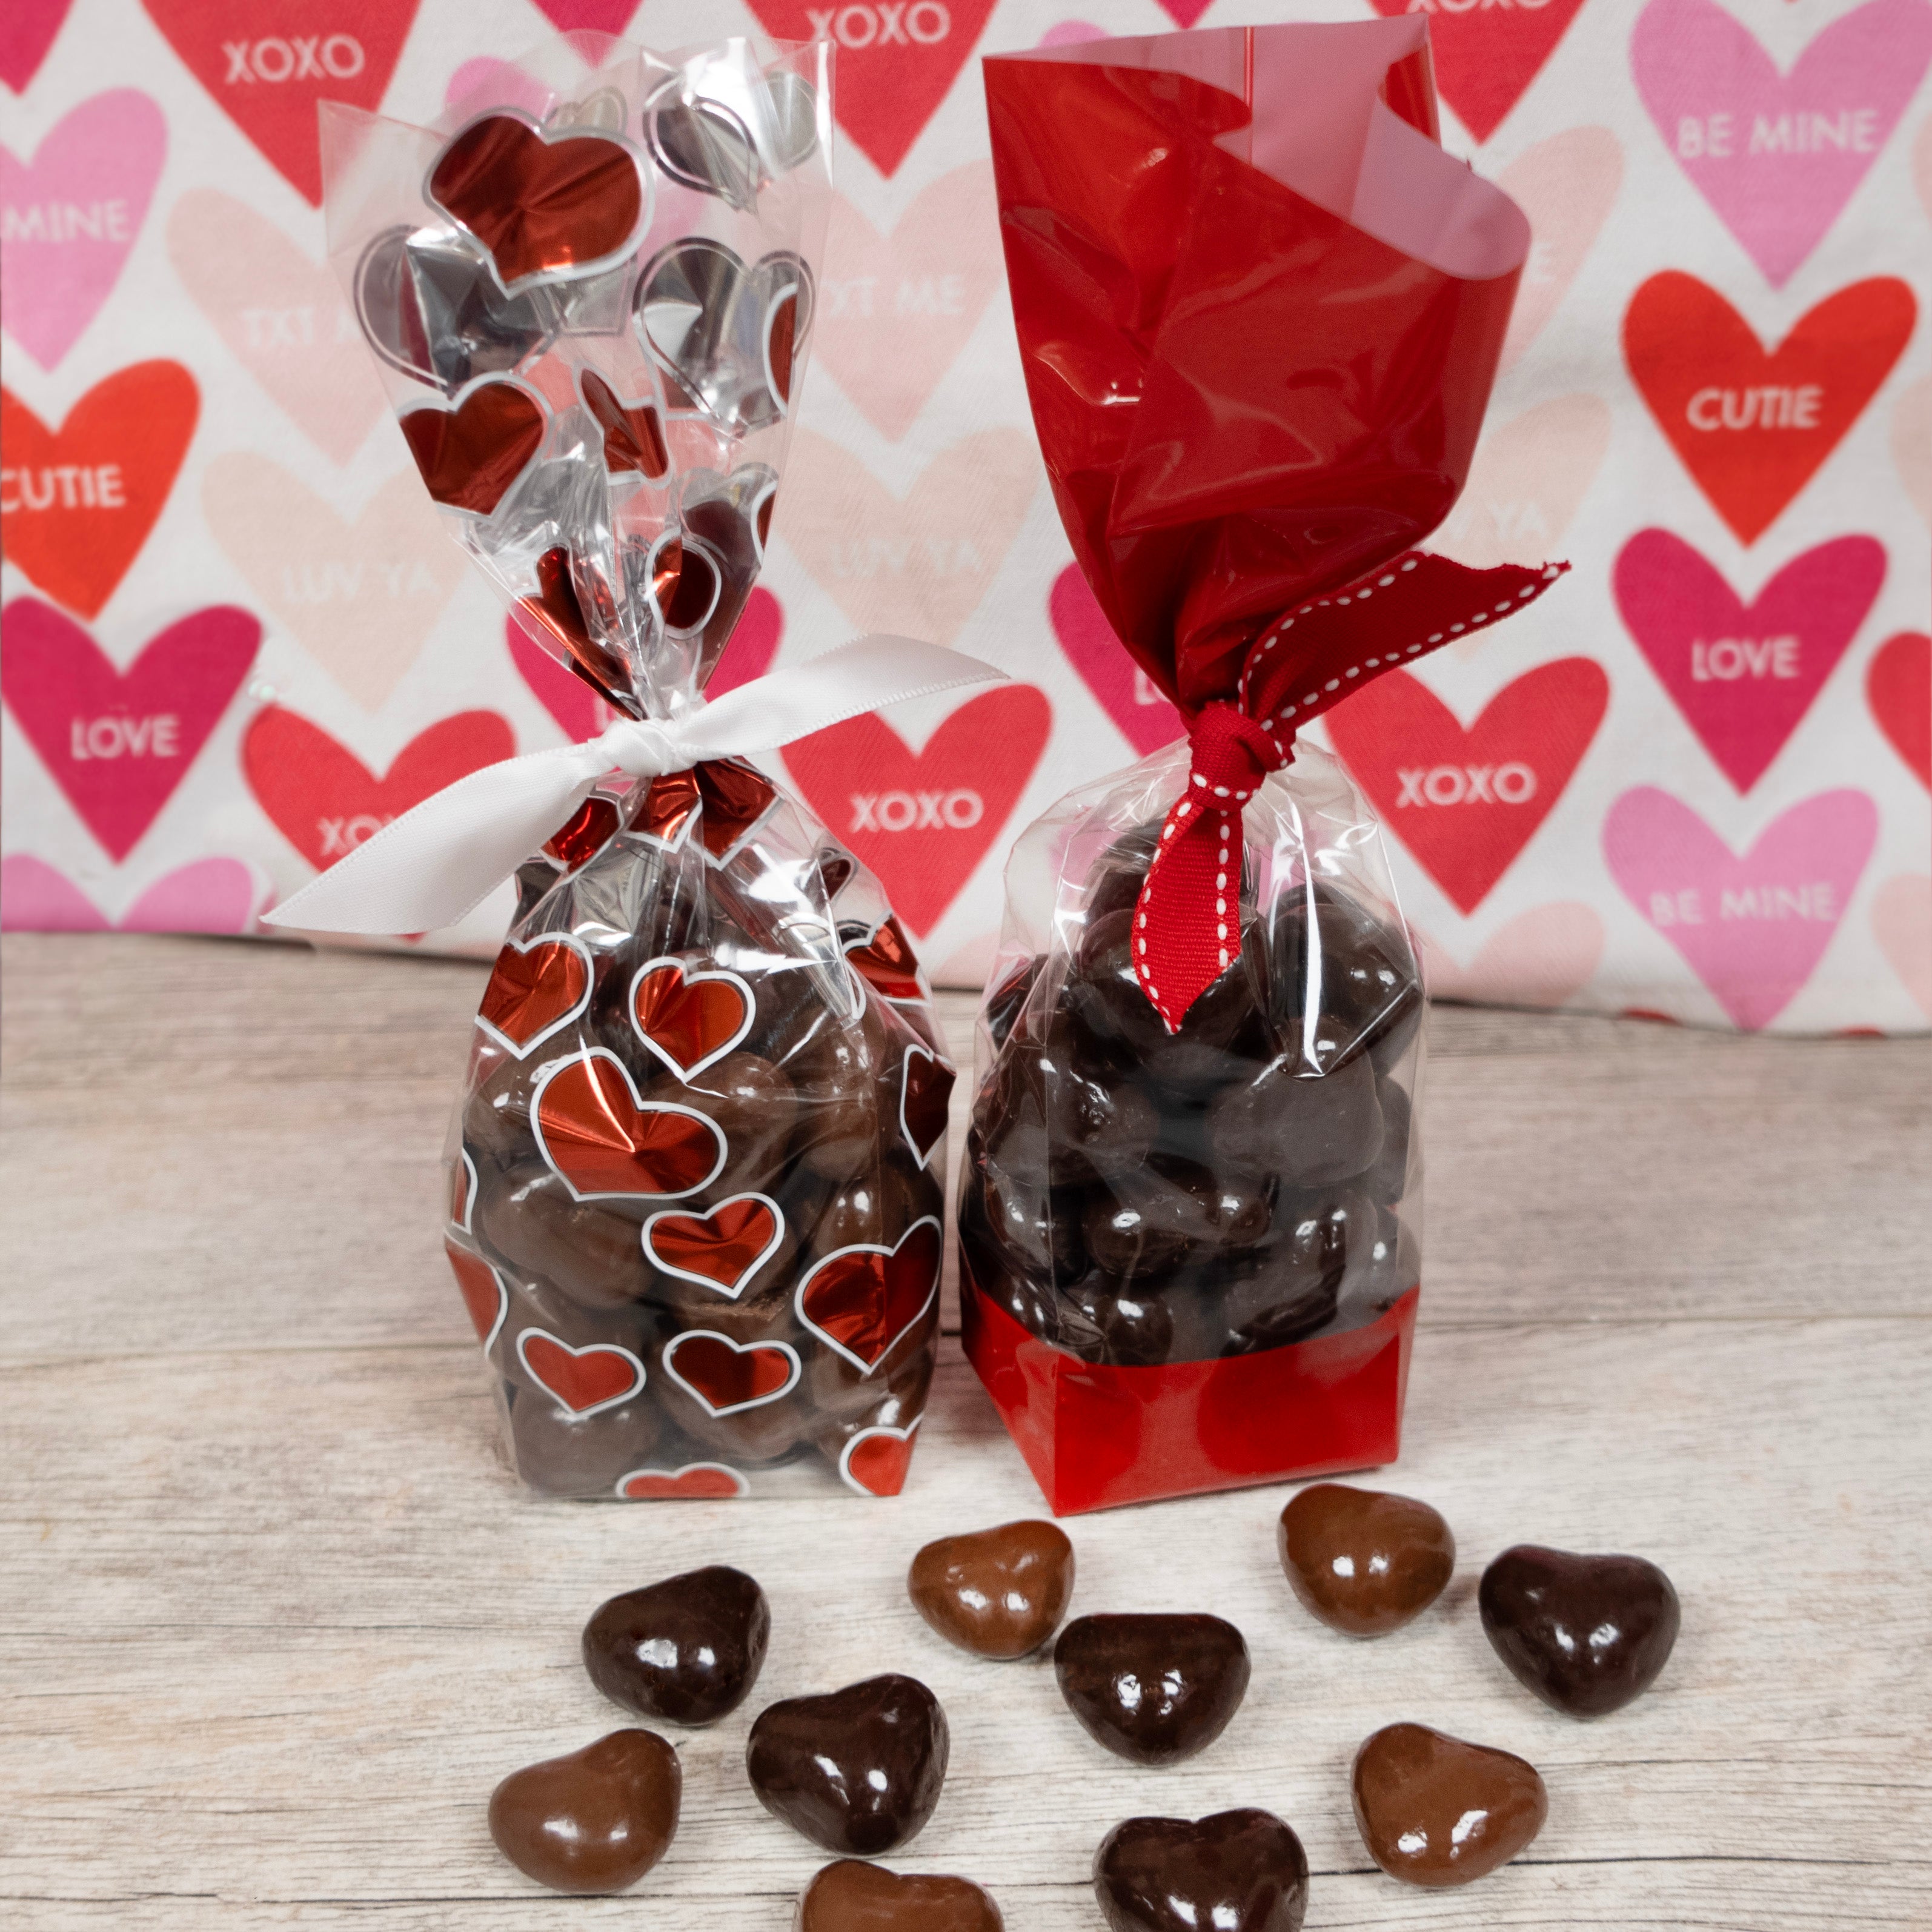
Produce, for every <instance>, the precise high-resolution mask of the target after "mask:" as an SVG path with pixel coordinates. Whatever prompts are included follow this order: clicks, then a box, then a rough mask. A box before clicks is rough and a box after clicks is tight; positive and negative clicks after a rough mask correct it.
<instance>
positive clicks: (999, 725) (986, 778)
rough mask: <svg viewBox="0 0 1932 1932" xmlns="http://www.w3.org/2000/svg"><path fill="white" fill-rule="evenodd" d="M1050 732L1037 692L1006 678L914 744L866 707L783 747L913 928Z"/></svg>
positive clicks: (802, 784)
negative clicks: (862, 712) (916, 747)
mask: <svg viewBox="0 0 1932 1932" xmlns="http://www.w3.org/2000/svg"><path fill="white" fill-rule="evenodd" d="M1052 728H1053V707H1052V705H1050V704H1049V703H1048V702H1047V699H1046V693H1045V692H1044V691H1040V690H1037V689H1036V688H1034V686H1033V685H1030V684H1004V685H1000V686H998V688H996V689H995V690H992V691H986V692H984V693H983V694H981V695H980V696H979V697H975V698H973V699H971V700H970V701H969V702H968V703H965V704H962V706H960V707H959V709H958V710H957V711H956V712H953V715H952V716H951V717H950V718H947V721H945V723H944V724H941V726H940V727H939V729H938V730H937V731H935V732H934V733H933V734H932V736H931V737H930V738H929V739H927V740H926V748H925V749H924V750H923V751H913V748H912V747H911V746H910V745H908V744H907V742H906V741H905V740H904V739H903V738H901V736H899V734H898V733H897V732H896V731H895V730H893V729H892V727H891V726H890V725H889V724H887V723H886V721H885V720H884V719H883V718H881V717H880V716H879V715H878V714H877V712H867V713H866V714H865V715H864V716H863V717H860V718H848V719H847V721H845V722H844V724H834V725H832V726H831V727H829V729H828V730H823V731H815V732H814V733H812V735H811V736H810V737H808V738H801V739H799V740H798V741H797V742H796V743H795V744H791V745H787V746H786V747H785V750H784V761H785V766H786V768H787V769H788V770H789V771H790V773H791V775H792V777H793V779H794V781H796V784H797V785H798V788H799V790H800V791H801V792H802V793H804V795H805V799H806V802H808V804H809V805H811V808H812V809H813V811H815V812H817V814H818V816H819V817H820V818H821V819H822V820H823V821H824V822H825V823H826V825H827V826H829V827H830V828H831V829H832V831H833V832H834V833H835V835H837V836H838V837H839V838H842V839H843V840H844V842H845V843H846V844H848V845H850V847H852V849H853V851H854V852H856V853H857V854H858V856H859V858H860V859H862V860H863V861H864V862H865V864H866V865H868V866H869V867H870V868H871V870H872V871H874V872H875V873H876V874H877V875H878V877H879V881H880V883H881V884H882V885H883V886H884V887H885V889H886V895H887V896H888V897H889V898H890V899H891V901H892V904H893V905H894V906H895V907H897V908H898V913H899V916H900V917H901V919H904V921H905V922H906V924H907V926H910V927H911V929H913V932H917V933H922V934H923V933H928V932H931V931H932V929H933V928H934V927H935V926H937V925H938V922H939V921H940V919H941V917H942V916H944V913H945V911H946V909H947V907H948V906H950V904H952V903H953V901H954V900H955V899H956V898H958V897H959V894H960V892H961V890H962V889H963V888H964V886H965V883H966V882H967V880H968V879H969V878H971V877H972V875H973V873H974V871H975V869H976V868H977V867H978V865H979V863H980V860H981V859H983V858H984V857H985V856H986V853H987V852H988V850H989V849H990V848H991V847H992V844H993V841H995V839H996V838H998V836H999V835H1000V832H1001V829H1002V828H1003V827H1004V825H1005V824H1006V822H1007V818H1008V817H1010V815H1011V814H1012V811H1013V807H1014V806H1015V805H1016V804H1017V803H1018V802H1019V796H1020V794H1021V793H1022V792H1023V791H1024V790H1025V789H1026V787H1027V782H1028V780H1029V779H1030V778H1032V776H1033V775H1034V769H1035V768H1036V767H1037V766H1038V765H1039V763H1040V757H1041V754H1043V752H1044V751H1046V741H1047V737H1048V734H1049V733H1050V732H1051V731H1052Z"/></svg>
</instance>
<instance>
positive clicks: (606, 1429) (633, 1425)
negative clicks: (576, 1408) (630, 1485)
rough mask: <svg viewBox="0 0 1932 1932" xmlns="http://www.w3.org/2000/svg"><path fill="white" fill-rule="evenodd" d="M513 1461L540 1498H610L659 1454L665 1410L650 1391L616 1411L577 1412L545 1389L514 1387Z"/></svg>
mask: <svg viewBox="0 0 1932 1932" xmlns="http://www.w3.org/2000/svg"><path fill="white" fill-rule="evenodd" d="M504 1393H505V1396H506V1397H507V1399H508V1403H509V1410H510V1457H511V1461H512V1462H514V1463H515V1465H516V1469H517V1475H518V1477H519V1478H520V1479H521V1480H522V1481H523V1482H524V1483H525V1484H527V1485H528V1486H529V1487H530V1488H531V1489H533V1490H536V1491H538V1493H540V1494H541V1495H544V1496H563V1497H569V1498H571V1499H574V1500H578V1501H585V1500H590V1499H596V1498H599V1497H604V1496H609V1495H610V1492H611V1488H612V1486H613V1484H615V1483H616V1481H618V1479H619V1478H620V1477H622V1475H625V1473H626V1472H628V1471H630V1470H633V1469H638V1468H640V1467H641V1466H643V1465H644V1464H646V1463H649V1461H650V1460H651V1459H652V1457H653V1456H654V1455H655V1454H658V1443H659V1442H660V1439H661V1438H662V1436H663V1435H664V1412H663V1410H662V1409H661V1407H660V1406H659V1405H658V1402H657V1400H656V1399H655V1394H653V1392H652V1391H650V1390H648V1389H646V1390H641V1391H639V1392H638V1393H637V1394H635V1395H634V1396H632V1397H631V1399H630V1400H628V1402H620V1403H618V1404H617V1406H616V1407H615V1408H614V1409H593V1410H592V1411H590V1412H588V1413H587V1414H585V1415H573V1414H572V1413H571V1412H570V1411H569V1410H568V1409H565V1408H563V1407H562V1406H561V1405H560V1404H559V1403H557V1402H556V1401H555V1400H553V1399H552V1398H551V1397H550V1395H549V1394H547V1392H545V1391H543V1390H541V1389H532V1388H520V1387H518V1386H517V1385H514V1384H512V1385H511V1386H510V1387H509V1388H508V1389H506V1390H505V1391H504Z"/></svg>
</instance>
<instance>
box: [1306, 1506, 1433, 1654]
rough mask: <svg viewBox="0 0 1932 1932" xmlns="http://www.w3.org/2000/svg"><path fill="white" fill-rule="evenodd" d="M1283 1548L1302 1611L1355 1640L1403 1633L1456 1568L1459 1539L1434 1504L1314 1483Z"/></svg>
mask: <svg viewBox="0 0 1932 1932" xmlns="http://www.w3.org/2000/svg"><path fill="white" fill-rule="evenodd" d="M1275 1547H1276V1549H1277V1552H1278V1553H1279V1554H1280V1558H1281V1567H1282V1568H1283V1571H1285V1572H1286V1574H1287V1577H1288V1580H1289V1585H1290V1586H1291V1587H1292V1589H1293V1590H1294V1592H1295V1595H1296V1596H1297V1597H1298V1598H1299V1599H1300V1600H1301V1604H1302V1607H1304V1609H1305V1610H1307V1611H1308V1612H1309V1613H1310V1615H1311V1616H1316V1617H1318V1618H1319V1619H1321V1621H1322V1622H1323V1623H1325V1624H1326V1625H1328V1628H1330V1629H1331V1630H1337V1631H1342V1632H1343V1634H1345V1635H1346V1636H1349V1637H1384V1636H1386V1635H1387V1634H1388V1632H1389V1631H1394V1630H1400V1629H1401V1628H1402V1627H1403V1625H1404V1624H1406V1623H1408V1622H1411V1621H1412V1619H1415V1618H1416V1617H1418V1616H1421V1614H1422V1613H1423V1612H1424V1610H1427V1608H1428V1607H1429V1606H1430V1604H1433V1603H1434V1602H1435V1601H1436V1598H1438V1597H1439V1596H1441V1595H1442V1592H1443V1590H1444V1589H1445V1586H1447V1585H1448V1581H1449V1579H1450V1577H1451V1575H1452V1574H1454V1571H1455V1568H1456V1539H1455V1538H1454V1536H1452V1535H1451V1534H1450V1532H1449V1526H1448V1524H1447V1523H1445V1522H1444V1521H1443V1520H1442V1517H1441V1516H1440V1515H1439V1514H1437V1513H1436V1511H1434V1510H1433V1509H1431V1508H1430V1507H1429V1505H1427V1503H1422V1502H1416V1501H1415V1499H1413V1498H1412V1497H1409V1496H1391V1495H1388V1494H1387V1493H1385V1492H1384V1491H1382V1490H1357V1489H1352V1488H1350V1487H1349V1486H1348V1485H1347V1484H1343V1483H1311V1484H1310V1485H1309V1487H1307V1489H1305V1490H1303V1491H1302V1492H1301V1494H1300V1495H1298V1496H1296V1497H1295V1499H1293V1500H1292V1502H1290V1503H1289V1505H1288V1506H1287V1508H1285V1509H1284V1510H1283V1511H1282V1513H1281V1520H1280V1523H1279V1524H1278V1525H1277V1528H1276V1532H1275Z"/></svg>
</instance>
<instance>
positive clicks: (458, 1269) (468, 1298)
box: [443, 1241, 510, 1355]
mask: <svg viewBox="0 0 1932 1932" xmlns="http://www.w3.org/2000/svg"><path fill="white" fill-rule="evenodd" d="M443 1253H445V1254H446V1255H448V1256H449V1267H450V1272H451V1273H452V1274H454V1275H455V1277H456V1286H457V1290H458V1293H460V1295H462V1297H463V1307H465V1308H466V1309H468V1310H469V1323H470V1326H471V1327H472V1328H474V1329H475V1331H476V1339H477V1340H478V1341H479V1342H481V1343H482V1344H483V1352H484V1354H485V1355H487V1354H488V1353H489V1352H490V1348H491V1346H493V1344H494V1343H495V1341H496V1335H497V1331H499V1329H501V1328H502V1325H503V1317H504V1316H505V1315H507V1314H508V1313H509V1310H510V1292H509V1290H508V1289H506V1288H505V1286H503V1277H502V1276H501V1275H499V1274H498V1273H497V1272H496V1270H495V1269H494V1268H492V1267H491V1266H490V1265H489V1263H488V1262H485V1261H483V1260H481V1259H478V1257H477V1256H475V1255H472V1253H469V1250H467V1249H466V1248H459V1247H458V1246H457V1245H456V1244H455V1242H454V1241H445V1242H444V1243H443Z"/></svg>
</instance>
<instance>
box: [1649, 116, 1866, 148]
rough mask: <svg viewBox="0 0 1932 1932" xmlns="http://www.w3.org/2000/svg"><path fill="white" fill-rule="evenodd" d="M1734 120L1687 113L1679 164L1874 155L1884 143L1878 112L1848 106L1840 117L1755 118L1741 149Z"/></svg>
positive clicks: (1682, 120)
mask: <svg viewBox="0 0 1932 1932" xmlns="http://www.w3.org/2000/svg"><path fill="white" fill-rule="evenodd" d="M1735 118H1736V117H1735V116H1733V115H1729V114H1703V115H1699V114H1687V115H1684V116H1682V118H1680V119H1679V121H1678V123H1677V158H1678V159H1679V160H1681V161H1697V160H1716V161H1722V160H1729V159H1730V157H1732V156H1733V155H1734V154H1739V153H1740V152H1742V153H1744V154H1828V153H1829V154H1876V153H1877V152H1878V151H1879V142H1880V140H1881V139H1882V136H1880V134H1879V127H1878V110H1876V108H1872V107H1848V108H1846V109H1845V110H1843V112H1842V113H1838V114H1818V113H1808V114H1778V115H1770V114H1755V115H1752V117H1751V134H1750V136H1749V138H1748V139H1747V141H1746V142H1745V145H1744V147H1743V148H1742V149H1740V148H1739V146H1738V145H1737V138H1738V137H1737V130H1736V127H1735V126H1734V125H1733V121H1734V119H1735Z"/></svg>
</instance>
